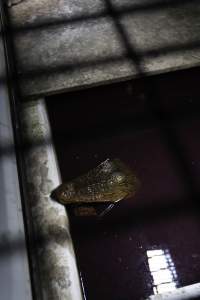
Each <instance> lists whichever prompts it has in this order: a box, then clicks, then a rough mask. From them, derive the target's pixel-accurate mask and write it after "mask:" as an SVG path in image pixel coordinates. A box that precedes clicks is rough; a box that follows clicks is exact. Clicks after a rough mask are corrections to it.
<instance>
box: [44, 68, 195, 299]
mask: <svg viewBox="0 0 200 300" xmlns="http://www.w3.org/2000/svg"><path fill="white" fill-rule="evenodd" d="M199 78H200V69H191V70H188V71H181V72H180V71H179V72H176V73H171V74H168V75H167V74H166V75H162V76H156V77H152V78H149V80H148V82H147V81H141V80H140V81H134V82H125V83H120V84H113V85H110V86H105V87H101V88H100V87H98V88H94V89H90V90H85V91H82V92H74V93H69V94H67V95H62V96H54V97H51V98H48V99H47V105H48V110H49V116H50V122H51V124H52V130H53V137H54V141H55V146H56V151H57V157H58V162H59V166H60V170H61V175H62V179H63V181H68V180H70V179H72V178H74V177H76V176H78V175H79V174H81V173H84V172H85V171H86V170H88V169H90V168H92V167H94V166H95V165H97V164H98V162H101V161H103V160H104V159H106V158H107V157H110V158H112V157H113V158H114V157H119V158H120V159H121V160H123V161H124V163H126V164H127V165H128V166H129V167H130V168H133V169H134V170H135V172H136V173H137V175H138V177H139V178H140V181H141V189H140V191H139V192H138V193H137V194H136V196H135V197H134V199H131V198H130V199H127V200H123V201H121V202H119V204H118V205H115V206H114V208H113V209H112V210H110V212H109V213H107V214H106V215H105V217H103V218H102V219H97V220H96V221H95V220H94V218H93V219H92V220H91V219H87V221H86V219H85V221H83V220H80V219H79V218H77V217H74V216H73V215H70V221H71V230H72V236H73V240H74V243H75V250H76V254H77V260H78V265H79V270H80V272H81V276H82V280H83V285H84V290H85V295H86V299H87V300H94V299H95V300H102V299H104V300H110V299H115V300H129V299H134V300H141V299H146V298H147V297H149V296H150V295H153V294H157V293H160V292H162V291H166V290H173V289H175V288H176V287H183V286H187V285H190V284H194V283H198V282H199V281H200V274H199V269H200V255H199V253H200V239H199V229H200V222H199V196H200V142H199V141H200V140H199V132H200V109H199V99H200V90H199ZM66 99H67V100H68V101H66ZM69 212H70V211H69Z"/></svg>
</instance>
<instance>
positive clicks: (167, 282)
mask: <svg viewBox="0 0 200 300" xmlns="http://www.w3.org/2000/svg"><path fill="white" fill-rule="evenodd" d="M147 257H148V264H149V270H150V272H151V276H152V285H153V292H154V294H160V293H163V292H169V291H173V290H175V289H176V287H177V285H178V280H177V273H176V269H175V265H174V262H173V260H172V258H171V255H170V252H169V250H168V249H165V250H163V249H157V250H147Z"/></svg>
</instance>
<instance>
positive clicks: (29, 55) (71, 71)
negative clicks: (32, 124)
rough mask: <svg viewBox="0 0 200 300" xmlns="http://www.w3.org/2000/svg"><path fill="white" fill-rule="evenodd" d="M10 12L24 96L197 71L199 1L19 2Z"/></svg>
mask: <svg viewBox="0 0 200 300" xmlns="http://www.w3.org/2000/svg"><path fill="white" fill-rule="evenodd" d="M8 12H9V17H10V21H11V24H12V27H13V34H14V36H13V39H14V48H15V55H16V63H17V70H18V73H19V75H20V86H21V91H22V94H23V96H32V97H34V96H38V95H47V94H52V93H59V92H62V91H67V90H71V89H77V88H82V87H85V86H90V85H98V84H103V83H108V82H110V81H119V80H124V79H126V78H132V77H133V78H134V77H137V76H146V75H149V74H152V73H155V72H166V71H169V70H174V69H181V68H187V67H190V66H196V65H199V61H200V59H199V48H200V36H199V28H200V18H199V15H200V3H199V1H197V0H192V1H191V0H190V1H189V0H187V1H186V0H183V1H179V0H174V1H172V0H165V1H161V0H143V1H138V0H134V1H132V0H126V1H119V0H95V1H94V0H93V1H92V0H87V1H80V0H76V1H73V0H68V1H67V0H42V1H41V0H25V1H21V2H20V3H19V4H17V5H14V6H12V7H11V8H8Z"/></svg>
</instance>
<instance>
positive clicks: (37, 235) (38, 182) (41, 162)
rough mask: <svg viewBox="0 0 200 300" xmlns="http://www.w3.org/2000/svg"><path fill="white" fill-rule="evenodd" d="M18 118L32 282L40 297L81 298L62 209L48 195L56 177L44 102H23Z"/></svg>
mask: <svg viewBox="0 0 200 300" xmlns="http://www.w3.org/2000/svg"><path fill="white" fill-rule="evenodd" d="M27 104H28V105H27ZM20 119H21V121H22V126H23V141H24V143H25V144H26V145H30V147H28V148H26V150H27V151H26V153H25V164H24V172H25V178H26V182H24V188H25V189H26V192H27V199H25V200H26V204H27V206H28V207H29V208H30V218H31V223H32V225H33V237H34V240H35V241H36V242H35V244H34V247H35V249H32V250H33V254H32V256H33V258H32V260H33V272H34V276H35V277H36V276H37V278H36V282H34V284H35V285H37V284H39V285H40V287H41V291H42V292H41V294H42V297H41V299H43V300H57V299H62V300H82V295H81V289H80V283H79V276H78V271H77V268H76V260H75V255H74V251H73V245H72V240H71V237H70V232H69V223H68V218H67V215H66V210H65V207H64V206H63V205H60V204H58V203H57V202H55V201H53V200H52V199H51V198H50V193H51V191H52V190H53V189H54V188H55V187H56V186H58V185H59V184H60V178H59V171H58V168H57V163H56V158H55V154H54V149H53V146H52V142H51V133H50V128H49V123H48V119H47V115H46V110H45V106H44V102H43V101H42V100H38V101H34V103H32V102H30V103H29V102H28V103H26V104H23V105H22V108H21V115H20ZM35 266H37V269H36V267H35ZM39 299H40V298H39Z"/></svg>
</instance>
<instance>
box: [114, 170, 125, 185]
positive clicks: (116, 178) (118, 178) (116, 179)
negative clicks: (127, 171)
mask: <svg viewBox="0 0 200 300" xmlns="http://www.w3.org/2000/svg"><path fill="white" fill-rule="evenodd" d="M112 180H113V181H114V182H115V183H121V182H123V181H124V175H123V174H122V173H120V172H115V173H113V174H112Z"/></svg>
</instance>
